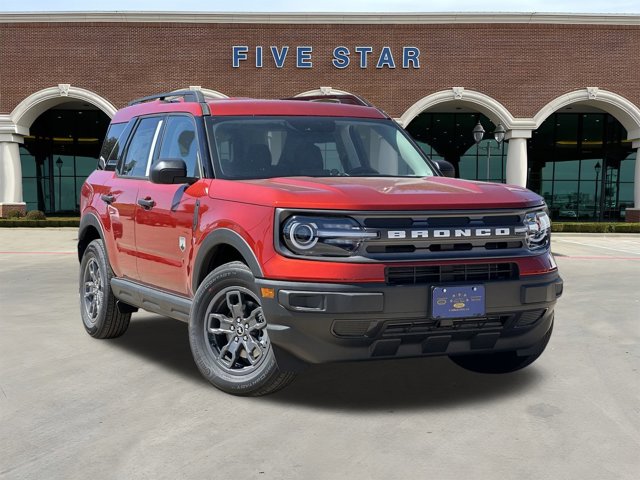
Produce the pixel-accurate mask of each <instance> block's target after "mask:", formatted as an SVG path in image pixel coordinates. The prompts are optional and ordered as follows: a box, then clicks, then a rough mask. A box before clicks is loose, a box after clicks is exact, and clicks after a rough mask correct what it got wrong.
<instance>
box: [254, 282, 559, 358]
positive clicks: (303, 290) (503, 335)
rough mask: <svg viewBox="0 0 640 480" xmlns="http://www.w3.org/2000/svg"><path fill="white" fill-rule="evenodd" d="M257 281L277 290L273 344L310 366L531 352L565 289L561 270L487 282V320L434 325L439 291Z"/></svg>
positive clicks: (271, 308)
mask: <svg viewBox="0 0 640 480" xmlns="http://www.w3.org/2000/svg"><path fill="white" fill-rule="evenodd" d="M256 283H257V285H258V287H259V288H271V289H274V290H275V296H274V298H262V306H263V310H264V313H265V316H266V319H267V323H268V331H269V338H270V339H271V342H272V343H273V344H274V345H275V346H276V347H277V349H278V350H284V351H285V352H287V353H288V354H291V355H293V356H294V357H297V358H298V359H300V360H303V361H305V362H308V363H325V362H334V361H345V360H368V359H376V358H392V357H415V356H423V355H453V354H455V355H459V354H465V353H482V352H491V351H507V350H517V351H521V352H522V353H523V354H526V349H527V348H530V347H532V346H534V345H535V344H536V343H538V341H539V340H540V339H542V337H544V335H545V334H546V333H547V331H548V330H549V328H550V327H551V325H552V323H553V307H554V305H555V302H556V299H557V298H558V297H559V296H560V295H561V294H562V286H563V284H562V279H561V278H560V276H559V275H558V273H557V272H553V273H549V274H546V275H536V276H527V277H523V278H521V279H519V280H513V281H495V282H486V283H484V284H483V285H484V287H485V296H486V297H485V298H486V315H485V316H483V317H481V318H463V319H456V320H437V319H434V318H431V305H430V302H431V300H430V299H431V288H432V287H433V286H434V285H428V284H424V285H395V286H390V285H387V284H379V283H375V284H359V285H352V284H326V283H320V284H319V283H302V282H282V281H273V280H266V279H256ZM456 285H459V284H456Z"/></svg>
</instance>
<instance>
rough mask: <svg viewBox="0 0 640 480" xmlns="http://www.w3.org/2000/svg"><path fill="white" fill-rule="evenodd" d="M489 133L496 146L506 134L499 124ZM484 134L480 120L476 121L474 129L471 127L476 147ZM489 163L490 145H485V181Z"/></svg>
mask: <svg viewBox="0 0 640 480" xmlns="http://www.w3.org/2000/svg"><path fill="white" fill-rule="evenodd" d="M491 133H492V134H493V138H494V139H495V141H496V142H497V143H498V146H500V144H501V143H502V141H503V140H504V135H505V134H506V133H507V131H506V130H505V129H504V127H503V126H502V124H501V123H499V124H498V126H497V127H496V129H495V130H494V131H493V132H491ZM484 134H485V131H484V127H483V126H482V124H481V123H480V120H478V124H477V125H476V126H475V127H473V139H474V140H475V142H476V145H478V144H479V143H480V142H481V141H482V139H483V138H484ZM490 162H491V145H487V180H489V167H490V165H491V164H490Z"/></svg>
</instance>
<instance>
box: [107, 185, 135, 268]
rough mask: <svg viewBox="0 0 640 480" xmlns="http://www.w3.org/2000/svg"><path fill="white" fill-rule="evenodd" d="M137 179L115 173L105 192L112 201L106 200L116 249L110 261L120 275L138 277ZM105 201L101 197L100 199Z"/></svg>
mask: <svg viewBox="0 0 640 480" xmlns="http://www.w3.org/2000/svg"><path fill="white" fill-rule="evenodd" d="M138 183H139V181H137V180H134V179H127V178H119V177H117V176H115V175H114V177H113V179H112V180H110V181H109V182H108V187H109V189H108V195H111V196H112V197H113V201H112V202H111V203H110V204H107V213H108V215H109V219H110V221H111V235H112V236H113V245H114V246H115V248H116V253H115V255H114V256H113V258H111V259H110V260H111V264H112V267H113V269H114V271H115V272H116V274H117V275H118V276H119V277H120V276H122V277H127V278H130V279H133V280H138V279H139V276H138V269H137V260H136V257H137V255H136V237H135V224H134V221H135V213H136V210H137V203H136V202H137V199H138ZM101 201H104V200H101Z"/></svg>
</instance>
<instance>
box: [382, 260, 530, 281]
mask: <svg viewBox="0 0 640 480" xmlns="http://www.w3.org/2000/svg"><path fill="white" fill-rule="evenodd" d="M517 279H518V265H517V264H515V263H473V264H456V265H428V266H406V267H405V266H402V267H387V268H386V269H385V280H386V282H387V284H388V285H416V284H422V283H427V284H435V283H458V282H489V281H497V280H517Z"/></svg>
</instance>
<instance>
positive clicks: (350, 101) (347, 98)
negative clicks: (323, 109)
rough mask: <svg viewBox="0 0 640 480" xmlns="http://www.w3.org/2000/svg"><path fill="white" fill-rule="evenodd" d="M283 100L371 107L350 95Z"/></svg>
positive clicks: (357, 97)
mask: <svg viewBox="0 0 640 480" xmlns="http://www.w3.org/2000/svg"><path fill="white" fill-rule="evenodd" d="M283 100H302V101H306V102H328V103H344V104H347V105H358V106H360V107H373V105H371V104H370V103H369V102H367V101H366V100H365V99H364V98H361V97H359V96H357V95H353V94H351V93H341V94H331V95H308V96H304V97H292V98H283Z"/></svg>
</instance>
